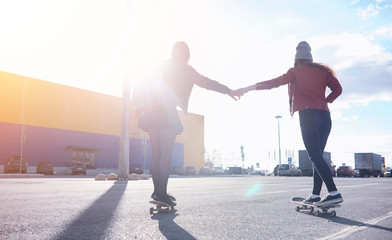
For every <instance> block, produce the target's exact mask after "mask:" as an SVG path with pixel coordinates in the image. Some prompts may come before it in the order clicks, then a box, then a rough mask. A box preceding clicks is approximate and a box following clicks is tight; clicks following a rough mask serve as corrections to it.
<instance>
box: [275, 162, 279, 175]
mask: <svg viewBox="0 0 392 240" xmlns="http://www.w3.org/2000/svg"><path fill="white" fill-rule="evenodd" d="M278 169H279V164H278V165H276V166H275V167H274V176H278Z"/></svg>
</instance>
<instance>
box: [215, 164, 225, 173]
mask: <svg viewBox="0 0 392 240" xmlns="http://www.w3.org/2000/svg"><path fill="white" fill-rule="evenodd" d="M212 173H213V174H215V175H223V174H225V170H223V167H219V166H218V167H214V168H213V169H212Z"/></svg>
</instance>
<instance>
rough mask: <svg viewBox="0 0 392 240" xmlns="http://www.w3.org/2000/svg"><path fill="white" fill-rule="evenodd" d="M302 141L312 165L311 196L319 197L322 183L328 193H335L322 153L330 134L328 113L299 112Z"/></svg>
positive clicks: (313, 110)
mask: <svg viewBox="0 0 392 240" xmlns="http://www.w3.org/2000/svg"><path fill="white" fill-rule="evenodd" d="M299 121H300V125H301V133H302V139H303V141H304V144H305V148H306V151H307V152H308V156H309V158H310V160H311V161H312V163H313V192H312V193H313V194H316V195H320V192H321V187H322V184H323V182H325V185H326V186H327V190H328V192H332V191H337V189H336V186H335V183H334V181H333V178H332V174H331V170H330V167H329V166H328V164H327V162H326V161H325V160H324V157H323V153H324V149H325V145H326V144H327V140H328V136H329V133H330V132H331V126H332V123H331V116H330V113H329V112H328V111H325V110H319V109H307V110H303V111H300V112H299Z"/></svg>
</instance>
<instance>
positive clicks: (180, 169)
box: [170, 166, 185, 175]
mask: <svg viewBox="0 0 392 240" xmlns="http://www.w3.org/2000/svg"><path fill="white" fill-rule="evenodd" d="M170 173H171V174H177V175H184V174H185V170H184V168H183V167H180V166H173V167H172V169H171V170H170Z"/></svg>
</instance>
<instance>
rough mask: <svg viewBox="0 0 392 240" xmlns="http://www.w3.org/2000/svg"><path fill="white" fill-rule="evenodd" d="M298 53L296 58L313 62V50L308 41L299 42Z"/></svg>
mask: <svg viewBox="0 0 392 240" xmlns="http://www.w3.org/2000/svg"><path fill="white" fill-rule="evenodd" d="M296 50H297V53H296V54H295V60H299V59H303V60H310V61H312V62H313V57H312V54H311V53H310V51H311V50H312V49H311V48H310V46H309V43H307V42H306V41H302V42H300V43H298V46H297V48H296Z"/></svg>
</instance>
